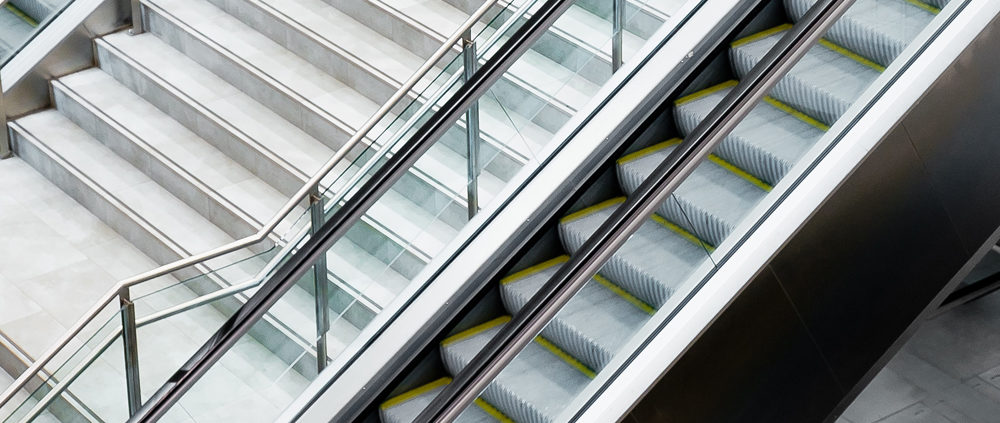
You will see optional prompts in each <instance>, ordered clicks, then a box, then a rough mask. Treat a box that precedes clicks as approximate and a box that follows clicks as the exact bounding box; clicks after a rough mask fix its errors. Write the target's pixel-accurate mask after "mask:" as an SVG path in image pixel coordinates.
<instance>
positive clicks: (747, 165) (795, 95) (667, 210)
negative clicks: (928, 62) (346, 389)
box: [368, 0, 947, 423]
mask: <svg viewBox="0 0 1000 423" xmlns="http://www.w3.org/2000/svg"><path fill="white" fill-rule="evenodd" d="M815 3H816V1H809V0H786V1H784V2H782V3H781V6H782V8H781V10H780V11H779V10H775V9H776V7H774V6H775V4H772V5H771V7H764V8H763V11H762V12H761V13H760V14H758V15H757V16H756V17H755V18H754V21H753V22H751V23H750V24H749V25H747V27H748V28H753V27H759V26H761V25H763V24H764V23H765V22H766V23H769V24H773V23H775V21H776V20H777V19H776V18H780V17H787V18H788V19H790V20H791V22H780V23H778V24H777V25H774V26H772V27H771V28H769V29H766V30H762V31H757V32H754V33H751V34H749V35H746V34H741V36H738V37H734V39H733V40H732V41H730V42H729V43H728V45H729V48H728V51H727V52H726V55H727V57H726V58H727V59H728V60H727V62H728V66H720V65H719V64H718V63H719V62H720V61H723V60H724V59H717V60H716V63H715V64H714V65H709V66H708V67H707V68H706V69H704V70H703V71H702V74H703V75H706V77H704V78H697V77H696V78H695V79H694V82H693V83H691V84H689V85H688V89H687V92H689V94H684V95H681V96H678V97H677V98H676V99H674V100H673V101H672V103H673V104H672V106H673V107H670V108H669V109H668V110H665V111H664V112H665V113H669V114H670V116H671V117H672V120H673V122H674V123H675V125H676V126H675V128H676V132H675V135H677V136H678V137H677V138H672V139H670V140H667V141H663V142H660V143H657V144H654V145H649V146H642V145H634V146H633V147H632V148H631V150H633V151H631V152H629V153H627V154H624V155H621V156H619V157H618V158H617V159H616V160H615V161H614V164H613V165H610V164H609V165H608V167H613V170H609V171H607V172H605V174H606V175H605V176H604V177H603V178H597V179H596V180H595V181H593V182H592V184H591V186H590V187H589V188H588V187H585V188H584V189H583V190H584V191H585V193H583V194H578V195H577V197H576V198H577V203H578V205H577V206H575V207H571V208H570V209H569V210H568V211H572V212H570V213H565V214H564V215H563V216H562V217H561V218H560V219H558V221H557V222H550V223H548V225H549V228H550V229H548V230H547V235H541V236H540V237H537V238H536V239H535V240H534V244H535V245H528V246H527V247H525V251H521V252H518V253H517V254H516V256H517V257H520V260H519V262H518V263H517V264H515V265H513V266H512V267H513V268H515V269H517V268H519V269H521V270H519V271H516V272H512V273H509V274H508V275H507V276H505V277H503V278H501V279H499V280H497V281H495V285H494V286H493V287H492V288H486V290H487V291H489V293H486V294H483V295H482V296H481V299H480V300H479V302H478V303H477V304H475V305H472V306H469V307H467V309H466V310H467V312H466V314H465V315H464V316H459V317H457V318H456V319H455V320H454V321H453V322H451V323H450V326H449V327H450V328H452V330H451V334H450V335H449V336H447V337H444V338H443V339H441V340H440V341H439V342H438V343H437V344H438V345H437V348H433V349H431V350H430V351H425V353H424V354H423V356H422V357H421V358H418V359H417V360H415V361H416V362H418V364H416V365H412V366H411V373H410V374H409V375H404V376H401V377H399V378H397V380H396V385H394V388H390V389H387V390H386V392H387V393H388V392H390V391H391V392H392V393H391V394H389V395H385V394H383V395H384V396H383V401H382V402H381V403H380V405H379V406H378V408H377V414H378V416H379V419H380V420H381V421H383V422H387V423H388V422H392V423H396V422H409V421H413V420H414V419H415V418H416V417H417V415H418V414H420V413H421V411H423V410H424V409H425V408H426V407H427V406H428V405H429V404H431V401H432V399H433V398H435V397H436V396H438V394H440V393H441V392H442V391H444V390H445V388H446V386H447V385H448V384H449V383H450V382H451V380H452V379H451V378H452V377H454V376H455V375H457V374H459V373H460V372H461V371H462V369H463V368H465V367H466V366H467V365H469V364H470V363H471V362H473V361H474V360H475V359H476V356H477V354H478V353H480V351H481V350H482V349H483V348H484V347H486V346H487V344H488V343H489V342H490V340H491V339H492V338H494V336H496V335H497V334H498V333H499V332H500V331H501V330H502V328H503V327H504V326H505V325H506V324H507V323H508V322H510V320H511V316H512V315H517V314H518V313H519V312H521V311H522V309H523V308H524V307H525V306H526V305H527V304H528V303H529V301H530V300H531V299H532V297H533V296H535V294H537V293H538V292H539V291H541V290H543V287H544V286H545V284H546V282H548V281H550V280H551V279H553V278H554V277H555V276H557V274H558V272H559V269H560V267H561V266H562V265H563V264H564V263H566V262H567V261H569V260H570V257H571V256H572V255H573V254H575V253H577V252H578V250H579V249H580V248H581V247H582V246H583V244H584V242H585V241H586V240H587V239H588V238H589V237H590V236H591V235H592V234H594V232H595V231H596V230H597V228H598V227H600V226H601V225H602V223H604V222H605V221H606V220H608V219H609V218H610V217H611V215H612V213H613V212H614V211H615V210H616V208H618V207H619V205H621V204H622V203H624V202H625V201H626V198H627V197H628V196H630V195H631V194H632V193H633V192H635V191H636V190H637V189H638V188H639V186H640V184H642V182H643V181H644V180H646V178H647V177H648V176H649V175H650V174H651V173H652V172H653V170H654V169H655V168H656V167H657V166H658V165H660V164H661V163H664V162H665V161H666V160H667V159H668V157H669V156H670V155H671V153H672V152H673V150H675V149H676V148H678V146H680V145H681V143H682V137H686V136H688V135H689V134H691V133H692V132H693V131H694V130H695V128H696V127H697V126H698V125H699V124H700V123H701V122H702V121H703V120H704V119H705V118H706V117H707V116H708V115H709V113H710V112H711V111H712V110H713V108H715V107H716V105H718V104H719V103H720V102H721V101H722V100H723V99H724V98H725V97H726V96H727V95H728V94H729V93H730V91H732V90H733V89H734V87H736V86H737V84H738V82H739V80H740V79H742V78H744V77H745V76H746V75H747V74H748V73H750V72H751V69H752V68H754V66H755V65H757V64H758V63H759V62H760V61H761V60H763V59H764V57H765V55H766V54H767V53H768V51H770V50H771V49H772V48H773V47H774V46H775V45H777V43H778V41H779V39H780V38H781V37H782V36H783V35H785V33H786V31H789V30H790V29H791V28H792V25H793V23H795V22H797V21H798V20H799V19H801V18H802V17H803V16H804V15H805V14H806V12H807V10H808V9H809V8H810V7H811V6H813V5H814V4H815ZM945 6H947V4H946V2H942V1H935V2H930V3H924V2H920V1H915V0H858V1H857V2H856V3H855V4H854V5H853V6H852V7H851V8H850V9H849V10H848V11H847V12H846V13H845V14H844V15H843V16H842V17H841V18H840V19H839V21H837V22H836V23H834V24H833V26H832V27H831V28H830V29H829V31H828V32H827V33H826V35H825V36H824V38H823V39H822V40H820V41H819V43H818V45H816V46H815V47H813V48H811V49H810V50H809V52H808V53H806V54H805V56H804V57H803V58H802V59H801V60H800V61H799V63H798V64H797V65H796V66H795V67H793V68H792V70H791V71H789V72H788V73H787V74H786V75H785V76H784V77H783V78H782V79H781V80H780V81H779V82H778V83H777V84H776V85H775V87H774V88H773V89H772V90H771V91H770V93H769V95H767V96H766V97H765V98H764V100H763V102H761V103H760V104H759V105H758V106H757V107H754V108H753V110H752V111H751V112H750V113H749V115H747V116H746V117H745V118H744V119H743V120H742V122H741V123H740V124H739V125H737V126H736V127H735V129H734V130H733V131H732V132H731V133H730V134H729V135H728V136H726V137H725V139H724V140H723V141H722V142H721V144H719V145H718V147H717V148H716V149H715V150H714V154H712V155H710V156H709V157H708V160H707V161H706V162H704V163H702V164H700V165H699V166H698V167H697V168H696V169H695V170H694V171H693V173H692V174H691V175H690V176H689V177H688V178H687V179H686V180H685V182H684V183H682V184H681V185H680V186H679V187H678V188H677V189H676V190H675V191H674V192H673V195H672V196H671V197H670V198H669V199H668V200H667V201H666V202H664V203H662V204H661V205H660V206H659V207H658V208H657V210H656V212H655V214H654V215H653V216H652V217H651V219H649V220H648V221H647V222H645V223H644V224H643V225H642V226H641V228H640V229H638V231H637V232H635V234H633V235H632V237H631V238H630V239H629V241H628V242H627V243H625V244H624V246H623V247H621V248H620V249H618V250H617V252H616V253H614V254H613V255H612V256H611V257H610V258H609V259H608V261H607V263H606V264H605V265H604V266H603V268H602V269H601V270H600V273H599V274H598V275H596V276H594V277H593V278H592V279H591V280H590V281H589V282H588V283H587V284H586V285H584V286H583V287H582V289H580V291H579V292H578V293H577V294H576V295H575V296H574V297H573V298H572V299H571V300H569V302H568V303H566V305H565V306H564V307H563V308H562V309H561V310H560V311H559V312H558V314H556V315H555V317H554V318H553V320H551V321H550V323H549V324H548V326H546V327H545V329H544V330H542V331H541V333H540V335H539V336H538V337H536V338H535V340H534V341H533V342H531V343H530V344H528V345H527V346H525V347H524V349H523V350H522V351H521V352H520V353H519V355H518V356H517V357H516V358H514V359H513V361H512V362H511V363H510V364H509V365H508V366H507V367H506V368H505V369H504V370H503V371H502V372H501V373H500V374H499V376H497V377H496V378H495V379H493V381H492V383H490V385H489V387H487V388H486V389H485V390H484V391H482V393H481V395H480V396H479V398H478V399H476V400H475V402H474V405H473V406H470V407H469V408H468V409H466V411H465V413H464V414H462V417H461V418H460V419H459V421H470V422H472V421H497V420H499V421H532V422H541V421H559V420H560V415H561V413H562V412H563V411H564V409H565V408H566V407H567V406H568V405H570V404H572V403H573V402H574V400H575V399H576V397H577V396H578V395H579V394H580V393H581V392H582V391H583V390H584V388H585V387H587V385H588V384H589V383H590V382H591V381H592V380H593V379H594V378H595V376H596V375H598V374H600V373H601V372H602V371H604V370H605V369H606V366H608V364H609V362H610V361H611V360H612V358H613V357H615V355H616V354H617V353H619V352H620V349H621V347H622V346H623V345H626V344H627V343H628V341H629V340H630V339H631V338H633V336H635V335H636V334H637V333H638V332H639V331H640V328H642V326H643V325H645V324H646V323H647V322H648V321H649V320H650V318H651V316H653V315H655V314H656V313H657V312H658V311H660V310H662V309H663V308H664V307H665V305H667V304H668V302H670V300H671V299H674V300H675V301H676V298H674V297H675V296H676V295H678V294H679V293H685V292H687V291H688V290H689V288H688V287H686V286H685V284H686V283H689V279H690V276H691V275H692V274H694V273H696V271H697V269H699V267H702V266H705V265H706V262H708V261H710V260H711V254H712V252H713V251H714V250H715V249H716V248H717V247H719V246H721V245H723V244H724V243H726V242H727V241H732V240H731V239H730V235H731V234H732V232H733V231H734V229H736V228H738V227H739V226H740V225H741V223H743V222H744V221H745V220H746V219H747V218H748V217H749V216H751V215H752V213H753V211H754V209H755V208H756V207H757V206H758V205H759V204H760V203H761V202H762V200H764V198H765V197H766V196H767V195H768V193H769V192H770V191H772V188H773V187H774V186H776V185H778V184H780V183H782V181H783V180H784V178H785V177H786V175H787V174H788V173H789V171H790V170H791V169H793V168H795V167H796V166H797V165H800V163H799V160H800V158H801V157H803V155H805V154H806V153H807V151H809V150H810V149H811V148H813V147H814V146H815V144H816V143H817V141H818V140H820V139H821V138H822V137H823V135H824V134H825V133H826V132H827V131H828V130H829V129H830V127H831V126H833V125H834V124H835V123H837V122H838V120H839V119H840V118H841V117H842V116H843V115H844V114H845V112H846V111H847V110H848V109H849V108H850V107H851V106H852V105H853V104H854V103H855V101H856V100H857V99H858V98H859V96H861V95H862V93H863V92H864V91H865V90H866V89H868V88H869V86H870V85H871V84H872V83H873V81H875V80H876V79H877V78H878V77H879V76H880V75H881V73H882V72H883V71H885V69H886V68H887V67H888V66H890V64H892V63H893V61H894V60H895V59H896V58H897V57H898V56H899V55H900V53H901V52H903V51H904V49H906V47H907V45H908V44H909V43H910V41H911V40H913V39H915V38H917V36H918V34H920V33H921V31H923V30H924V29H925V28H926V27H927V26H928V25H929V24H930V23H931V21H932V20H933V19H934V18H935V16H936V15H937V14H938V13H939V12H940V9H941V8H943V7H945ZM725 67H728V68H729V69H720V68H725ZM727 71H730V72H728V73H729V74H730V76H731V77H732V78H733V79H731V80H723V81H721V82H720V81H719V80H720V79H724V78H721V77H720V75H724V74H726V73H727ZM706 82H709V83H706ZM706 85H707V86H706ZM692 87H694V88H692ZM691 91H694V92H691ZM662 126H668V127H669V125H662V124H661V128H657V130H658V131H659V132H660V133H661V134H662V133H670V130H669V129H668V130H664V129H662ZM647 131H649V129H647ZM611 173H613V174H614V177H613V178H612V177H610V176H607V175H609V174H611ZM612 180H613V182H612ZM786 183H787V182H786ZM609 184H614V185H616V186H615V187H609V186H608V185H609ZM616 190H617V191H619V192H620V193H621V194H623V195H621V196H611V197H610V198H609V197H608V196H607V194H606V193H608V192H613V191H616ZM602 193H603V194H604V195H605V197H604V198H601V194H602ZM580 203H589V204H591V205H589V206H586V207H582V208H581V207H580V206H579V204H580ZM574 209H576V210H574ZM539 232H541V233H546V229H542V230H540V231H539ZM556 234H557V235H556ZM553 237H558V244H559V246H560V247H561V249H562V251H561V254H553V253H558V251H555V250H556V248H553V247H552V245H554V244H556V242H555V241H553V240H552V238H553ZM509 267H510V266H509ZM498 304H502V308H501V307H499V306H498ZM484 310H490V311H484ZM491 312H492V314H491ZM433 350H436V351H433ZM436 355H439V358H438V357H435V356H436ZM420 381H425V382H427V381H429V382H427V383H423V384H421V382H420ZM370 412H371V413H374V411H370ZM564 417H565V416H564ZM371 419H372V417H371V416H369V417H368V420H371Z"/></svg>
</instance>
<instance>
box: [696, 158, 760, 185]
mask: <svg viewBox="0 0 1000 423" xmlns="http://www.w3.org/2000/svg"><path fill="white" fill-rule="evenodd" d="M708 160H709V161H711V162H712V163H715V164H717V165H719V166H721V167H722V168H723V169H726V170H728V171H730V172H732V173H734V174H736V176H739V177H741V178H743V179H744V180H746V181H747V182H750V183H751V184H754V185H756V186H757V188H760V189H762V190H764V191H767V192H771V188H772V187H771V186H770V185H768V183H767V182H764V181H762V180H760V179H758V178H757V177H756V176H753V175H751V174H749V173H747V172H746V171H745V170H743V169H740V168H738V167H736V165H734V164H732V163H729V162H727V161H726V160H724V159H723V158H722V157H719V156H716V155H715V154H709V155H708Z"/></svg>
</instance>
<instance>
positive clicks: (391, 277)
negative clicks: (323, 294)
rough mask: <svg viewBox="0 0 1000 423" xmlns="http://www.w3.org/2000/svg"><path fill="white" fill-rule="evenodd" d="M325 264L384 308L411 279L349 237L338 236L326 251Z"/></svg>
mask: <svg viewBox="0 0 1000 423" xmlns="http://www.w3.org/2000/svg"><path fill="white" fill-rule="evenodd" d="M327 268H328V269H329V270H330V272H331V273H333V275H334V277H336V278H337V279H340V280H341V281H343V282H344V283H346V284H348V285H350V286H351V287H352V288H354V289H356V290H358V291H359V292H360V293H362V294H363V295H364V296H365V297H367V298H368V299H370V300H371V301H372V302H374V303H375V305H377V306H379V307H381V308H384V307H385V306H387V305H389V303H391V302H392V300H394V299H395V298H396V294H398V293H399V292H400V291H402V290H403V288H405V287H406V285H408V284H409V283H410V280H409V279H407V278H406V277H404V276H402V275H400V274H399V273H398V272H397V271H396V270H395V269H393V268H392V267H390V266H389V265H387V264H386V263H385V262H383V261H381V260H379V259H378V258H376V257H374V256H372V255H371V254H370V253H368V251H365V249H364V248H362V247H361V246H359V245H357V244H355V243H354V242H352V241H351V240H350V239H347V238H346V237H345V238H341V239H340V240H339V241H337V243H336V244H334V245H333V247H331V248H330V250H329V253H327Z"/></svg>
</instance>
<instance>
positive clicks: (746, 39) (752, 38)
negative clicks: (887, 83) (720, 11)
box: [730, 23, 885, 72]
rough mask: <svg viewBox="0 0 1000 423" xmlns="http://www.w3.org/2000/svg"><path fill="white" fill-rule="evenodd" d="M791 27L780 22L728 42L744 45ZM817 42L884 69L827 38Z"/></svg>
mask: <svg viewBox="0 0 1000 423" xmlns="http://www.w3.org/2000/svg"><path fill="white" fill-rule="evenodd" d="M791 27H792V24H788V23H786V24H782V25H778V26H776V27H774V28H771V29H768V30H765V31H761V32H758V33H756V34H753V35H750V36H747V37H743V38H740V39H738V40H736V41H733V42H732V44H730V45H731V46H732V47H733V48H736V47H739V46H742V45H745V44H749V43H752V42H754V41H757V40H760V39H764V38H767V37H770V36H772V35H774V34H777V33H779V32H782V31H785V30H788V29H789V28H791ZM819 43H820V44H821V45H823V46H824V47H826V48H828V49H830V50H833V51H835V52H837V53H840V54H841V55H844V56H846V57H848V58H849V59H852V60H854V61H856V62H858V63H861V64H862V65H865V66H868V67H870V68H872V69H875V70H877V71H879V72H883V71H885V67H884V66H882V65H880V64H878V63H875V62H873V61H871V60H868V59H866V58H864V57H862V56H861V55H859V54H857V53H855V52H853V51H850V50H848V49H846V48H844V47H843V46H840V45H837V44H834V43H833V42H831V41H830V40H827V39H825V38H823V39H820V40H819Z"/></svg>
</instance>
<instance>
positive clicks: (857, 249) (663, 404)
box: [626, 21, 1000, 422]
mask: <svg viewBox="0 0 1000 423" xmlns="http://www.w3.org/2000/svg"><path fill="white" fill-rule="evenodd" d="M996 24H997V21H994V22H993V23H992V24H991V25H990V27H989V29H988V30H987V31H984V32H983V33H982V34H980V36H978V37H977V39H976V40H975V41H974V42H973V43H972V44H971V45H970V46H969V47H968V48H967V49H966V50H965V51H964V52H963V53H962V54H961V56H960V57H959V59H958V60H957V61H956V62H955V63H954V64H953V65H952V66H951V67H950V68H949V69H948V70H947V72H946V73H945V74H944V75H943V76H942V77H941V78H939V80H938V81H936V82H935V84H934V85H933V86H932V87H931V88H930V90H928V92H927V93H926V94H925V95H924V96H923V98H922V99H921V101H920V102H918V103H917V104H916V105H915V106H914V107H913V108H912V109H911V110H910V111H909V112H908V113H907V115H906V116H905V117H904V119H903V120H902V121H901V122H900V123H899V124H898V125H896V127H894V128H893V129H892V130H891V131H890V133H889V134H888V135H887V136H886V137H885V138H884V139H883V140H882V141H881V142H880V143H879V144H878V145H877V147H876V148H875V149H874V150H873V151H872V152H871V153H870V154H869V156H868V157H867V158H866V159H865V161H864V162H863V163H862V164H861V165H860V166H859V167H858V168H857V169H855V171H854V172H853V173H852V174H851V175H850V176H849V177H848V178H847V180H846V181H845V182H844V183H843V184H842V185H841V186H840V187H839V188H838V189H837V191H836V192H835V193H834V194H833V195H832V196H831V197H830V198H829V199H828V200H827V201H826V202H825V203H824V204H823V206H821V207H820V208H819V209H818V210H817V211H816V212H815V213H814V215H813V216H812V217H810V219H809V220H808V221H807V222H806V223H805V224H804V225H803V227H802V228H801V229H800V230H799V231H798V232H797V233H796V234H795V235H794V236H793V237H792V239H790V240H789V242H788V243H787V244H786V245H785V246H784V247H783V248H782V249H781V251H780V252H778V254H777V255H776V256H775V257H774V258H773V259H772V260H771V262H770V263H769V264H768V265H767V266H765V268H764V269H762V271H761V273H760V274H758V275H757V276H756V277H755V278H754V280H753V281H751V282H750V283H749V285H748V287H747V289H746V290H745V291H744V292H743V293H742V294H741V295H740V296H739V297H737V298H736V299H734V301H733V303H732V304H731V305H730V306H729V307H728V308H727V309H726V310H725V311H724V312H723V313H722V315H721V316H720V317H719V319H718V320H717V321H716V322H715V323H713V324H712V325H711V326H710V327H709V328H708V329H707V330H706V332H705V333H704V334H703V335H702V336H701V338H699V340H697V341H696V342H695V343H694V344H693V345H692V346H691V348H690V350H689V351H688V352H687V353H686V354H685V355H684V356H683V357H682V358H681V359H680V360H678V362H677V363H676V364H675V365H674V366H673V368H672V369H671V370H670V371H669V372H668V373H667V374H666V375H664V376H663V378H662V379H661V380H660V381H659V382H658V384H657V385H656V386H654V387H653V388H652V389H651V390H650V391H649V392H648V394H647V395H646V396H645V397H644V398H643V399H642V400H640V402H639V403H638V404H637V405H636V407H635V408H634V409H633V411H632V413H631V414H630V415H629V416H627V417H626V421H667V422H760V421H795V422H814V421H815V422H819V421H824V420H827V419H832V418H833V417H834V415H835V413H836V412H837V411H838V410H840V409H841V408H842V407H844V406H845V404H848V403H849V402H850V400H851V399H852V398H853V396H854V395H856V394H857V393H858V392H859V391H860V389H861V388H862V387H863V386H864V385H865V384H866V383H867V380H868V379H869V378H870V377H872V376H873V375H874V374H875V370H876V369H877V368H878V367H879V366H880V364H881V363H882V362H884V361H885V360H886V359H887V357H891V354H892V353H893V352H894V351H895V350H896V349H898V348H899V347H900V346H901V345H902V343H903V341H904V340H905V338H906V336H907V335H908V334H909V333H911V332H912V330H913V328H914V327H915V326H916V325H915V323H914V322H916V321H918V320H919V319H920V318H921V317H922V316H924V315H926V314H927V313H928V312H929V311H930V310H932V309H933V308H934V307H935V306H936V305H937V303H939V302H940V301H941V300H942V299H943V298H944V295H943V294H942V292H944V291H946V290H947V289H949V288H950V287H951V286H952V285H954V284H955V283H956V282H958V280H959V279H960V278H961V276H962V274H963V273H967V272H968V271H969V270H971V268H972V266H971V264H970V263H973V262H974V261H977V260H978V259H979V256H980V255H982V254H983V253H984V252H985V251H986V250H987V249H988V248H989V245H991V244H992V243H995V242H996V237H997V236H998V235H997V233H998V231H997V228H998V227H1000V164H998V163H1000V136H998V135H997V134H1000V119H997V118H996V113H997V112H996V111H997V110H1000V77H998V76H997V75H1000V55H997V54H996V49H997V47H998V46H1000V30H998V26H997V25H996Z"/></svg>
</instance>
